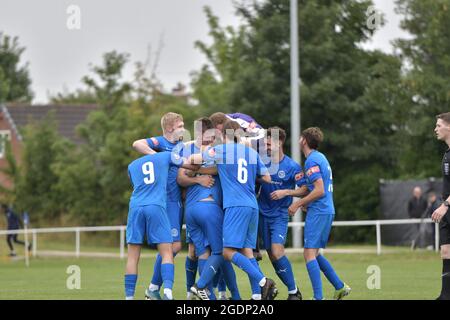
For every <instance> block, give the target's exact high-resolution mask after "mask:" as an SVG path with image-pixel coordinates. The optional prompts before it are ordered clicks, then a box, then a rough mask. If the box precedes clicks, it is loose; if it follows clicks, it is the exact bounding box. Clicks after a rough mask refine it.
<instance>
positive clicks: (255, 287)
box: [249, 258, 262, 294]
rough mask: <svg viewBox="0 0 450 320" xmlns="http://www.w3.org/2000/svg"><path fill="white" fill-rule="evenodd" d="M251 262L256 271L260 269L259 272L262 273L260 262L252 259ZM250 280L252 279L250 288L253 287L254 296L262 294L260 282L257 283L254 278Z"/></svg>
mask: <svg viewBox="0 0 450 320" xmlns="http://www.w3.org/2000/svg"><path fill="white" fill-rule="evenodd" d="M250 262H251V263H252V265H253V266H254V267H255V268H256V269H258V271H259V272H261V269H260V268H259V264H258V261H256V259H255V258H251V259H250ZM261 273H262V272H261ZM249 279H250V286H251V287H252V294H261V287H260V286H259V281H255V280H254V279H252V278H249Z"/></svg>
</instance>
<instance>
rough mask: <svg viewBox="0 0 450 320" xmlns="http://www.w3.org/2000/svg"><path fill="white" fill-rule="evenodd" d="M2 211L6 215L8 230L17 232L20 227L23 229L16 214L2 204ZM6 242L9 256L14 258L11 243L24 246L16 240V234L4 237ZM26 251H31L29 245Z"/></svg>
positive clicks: (14, 253) (23, 243) (14, 254)
mask: <svg viewBox="0 0 450 320" xmlns="http://www.w3.org/2000/svg"><path fill="white" fill-rule="evenodd" d="M2 208H3V211H4V213H5V215H6V220H7V223H8V227H7V229H8V230H19V229H20V228H21V227H23V224H22V221H21V220H20V218H19V217H18V216H17V214H16V213H15V212H14V211H13V210H12V209H11V208H10V207H8V206H7V205H5V204H3V205H2ZM6 242H7V243H8V247H9V250H10V253H9V256H10V257H15V256H16V252H15V251H14V246H13V242H14V243H17V244H20V245H23V246H24V245H25V242H23V241H20V240H19V239H17V233H16V234H8V235H7V236H6ZM28 250H31V243H30V244H29V246H28Z"/></svg>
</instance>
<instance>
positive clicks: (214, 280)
mask: <svg viewBox="0 0 450 320" xmlns="http://www.w3.org/2000/svg"><path fill="white" fill-rule="evenodd" d="M221 274H222V271H221V270H220V269H219V272H217V273H216V275H215V276H214V279H213V287H214V288H217V287H218V286H219V281H220V275H221Z"/></svg>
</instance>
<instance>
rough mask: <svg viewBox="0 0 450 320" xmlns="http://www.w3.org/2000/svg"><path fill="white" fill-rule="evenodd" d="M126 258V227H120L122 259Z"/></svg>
mask: <svg viewBox="0 0 450 320" xmlns="http://www.w3.org/2000/svg"><path fill="white" fill-rule="evenodd" d="M123 258H125V228H120V259H123Z"/></svg>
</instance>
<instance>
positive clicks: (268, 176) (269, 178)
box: [256, 174, 272, 183]
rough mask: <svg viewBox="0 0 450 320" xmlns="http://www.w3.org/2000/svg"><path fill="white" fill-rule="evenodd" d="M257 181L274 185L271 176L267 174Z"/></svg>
mask: <svg viewBox="0 0 450 320" xmlns="http://www.w3.org/2000/svg"><path fill="white" fill-rule="evenodd" d="M256 181H257V182H259V183H272V177H271V176H270V174H265V175H263V176H261V177H259V178H257V179H256Z"/></svg>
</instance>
